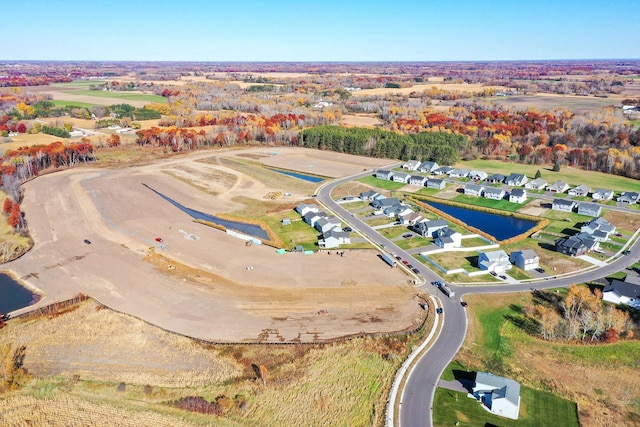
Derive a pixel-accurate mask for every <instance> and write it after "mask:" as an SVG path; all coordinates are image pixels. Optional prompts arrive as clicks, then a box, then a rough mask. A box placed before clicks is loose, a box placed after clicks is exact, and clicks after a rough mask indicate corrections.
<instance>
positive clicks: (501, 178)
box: [486, 173, 507, 182]
mask: <svg viewBox="0 0 640 427" xmlns="http://www.w3.org/2000/svg"><path fill="white" fill-rule="evenodd" d="M506 178H507V177H506V176H504V175H502V174H499V173H494V174H493V175H489V176H488V177H487V179H486V181H499V182H502V181H504V180H505V179H506Z"/></svg>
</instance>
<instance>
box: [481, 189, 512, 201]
mask: <svg viewBox="0 0 640 427" xmlns="http://www.w3.org/2000/svg"><path fill="white" fill-rule="evenodd" d="M506 195H507V192H506V191H504V190H503V189H502V188H492V187H487V188H485V189H484V198H485V199H492V200H502V199H504V196H506Z"/></svg>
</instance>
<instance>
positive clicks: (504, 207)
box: [452, 194, 525, 212]
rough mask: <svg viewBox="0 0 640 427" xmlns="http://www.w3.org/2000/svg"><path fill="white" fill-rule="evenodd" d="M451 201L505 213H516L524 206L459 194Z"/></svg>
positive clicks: (504, 200)
mask: <svg viewBox="0 0 640 427" xmlns="http://www.w3.org/2000/svg"><path fill="white" fill-rule="evenodd" d="M452 200H453V201H454V202H458V203H464V204H467V205H473V206H483V207H486V208H492V209H499V210H501V211H507V212H516V211H518V209H520V208H521V207H522V206H524V205H525V204H524V203H522V204H521V203H513V202H510V201H508V200H506V199H503V200H492V199H485V198H484V197H478V196H469V195H466V194H460V195H459V196H456V197H454V198H453V199H452Z"/></svg>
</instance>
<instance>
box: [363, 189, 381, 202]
mask: <svg viewBox="0 0 640 427" xmlns="http://www.w3.org/2000/svg"><path fill="white" fill-rule="evenodd" d="M379 195H380V193H378V192H377V191H375V190H369V191H364V192H362V193H360V199H362V200H364V201H370V200H373V199H375V198H376V196H379Z"/></svg>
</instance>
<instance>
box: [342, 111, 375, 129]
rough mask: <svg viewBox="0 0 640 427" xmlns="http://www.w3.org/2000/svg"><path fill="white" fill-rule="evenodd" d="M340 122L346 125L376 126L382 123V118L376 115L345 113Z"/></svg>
mask: <svg viewBox="0 0 640 427" xmlns="http://www.w3.org/2000/svg"><path fill="white" fill-rule="evenodd" d="M340 123H342V124H343V125H345V126H356V127H375V126H378V125H382V120H380V119H379V118H377V117H375V116H374V115H362V114H343V115H342V119H341V120H340Z"/></svg>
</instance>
